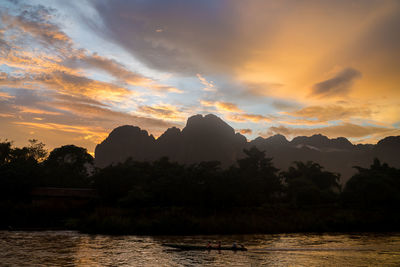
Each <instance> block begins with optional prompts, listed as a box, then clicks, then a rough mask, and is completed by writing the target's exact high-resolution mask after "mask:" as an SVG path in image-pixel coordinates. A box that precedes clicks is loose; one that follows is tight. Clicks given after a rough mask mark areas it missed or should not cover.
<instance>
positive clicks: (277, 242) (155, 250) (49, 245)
mask: <svg viewBox="0 0 400 267" xmlns="http://www.w3.org/2000/svg"><path fill="white" fill-rule="evenodd" d="M208 241H212V242H217V241H221V242H222V244H223V245H231V244H232V243H233V242H235V241H236V242H238V243H243V244H244V245H245V246H246V247H247V248H248V249H249V250H248V251H247V252H241V251H238V252H233V251H221V252H218V251H178V250H174V249H168V248H166V247H164V246H162V244H163V243H182V244H196V245H205V244H206V243H207V242H208ZM0 259H1V265H6V266H8V265H15V266H400V233H392V234H277V235H238V236H165V237H164V236H157V237H146V236H106V235H86V234H81V233H78V232H74V231H43V232H23V231H21V232H18V231H15V232H14V231H13V232H8V231H0Z"/></svg>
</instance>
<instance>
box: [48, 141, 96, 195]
mask: <svg viewBox="0 0 400 267" xmlns="http://www.w3.org/2000/svg"><path fill="white" fill-rule="evenodd" d="M44 168H45V170H46V177H45V181H43V183H44V185H47V186H62V187H80V186H89V185H90V181H89V179H88V178H89V176H90V175H91V174H92V173H93V172H94V166H93V157H92V156H91V155H90V154H89V153H87V150H86V149H85V148H82V147H77V146H74V145H66V146H62V147H59V148H55V149H54V150H53V151H51V152H50V155H49V157H48V158H47V159H46V160H45V161H44Z"/></svg>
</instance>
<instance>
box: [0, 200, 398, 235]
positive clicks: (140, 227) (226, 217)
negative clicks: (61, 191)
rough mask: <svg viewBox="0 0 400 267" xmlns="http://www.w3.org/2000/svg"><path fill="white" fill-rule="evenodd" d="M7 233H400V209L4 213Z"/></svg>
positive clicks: (28, 208) (25, 210)
mask: <svg viewBox="0 0 400 267" xmlns="http://www.w3.org/2000/svg"><path fill="white" fill-rule="evenodd" d="M2 213H3V214H4V215H6V216H5V217H3V218H5V219H2V222H1V224H0V228H1V229H3V230H25V231H38V230H39V231H40V230H77V231H80V232H82V233H89V234H111V235H125V234H134V235H207V234H277V233H306V232H308V233H310V232H313V233H326V232H330V233H334V232H342V233H343V232H400V210H393V209H391V210H383V209H370V210H365V209H347V208H341V207H326V206H325V207H317V208H316V207H309V208H307V207H304V208H292V207H284V206H283V207H276V206H274V207H247V208H244V207H240V208H228V209H214V210H209V209H202V208H195V207H150V208H149V207H148V208H135V209H121V208H113V207H91V208H89V207H88V208H86V209H79V210H76V209H73V210H68V209H64V210H51V209H43V208H41V209H35V208H33V207H31V206H29V205H28V206H25V207H19V208H18V209H13V210H7V209H4V207H3V209H2Z"/></svg>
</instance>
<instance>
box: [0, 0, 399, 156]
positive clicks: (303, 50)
mask: <svg viewBox="0 0 400 267" xmlns="http://www.w3.org/2000/svg"><path fill="white" fill-rule="evenodd" d="M0 10H1V11H0V129H1V131H0V138H2V139H3V140H4V139H8V140H14V141H15V144H16V145H25V144H27V140H28V139H31V138H36V139H39V140H40V141H42V142H44V143H46V144H47V146H48V148H49V149H51V148H54V147H57V146H61V145H64V144H76V145H79V146H83V147H86V148H88V150H89V151H94V147H95V145H96V144H97V143H99V142H100V141H101V140H103V139H104V138H105V137H106V136H107V134H108V133H109V132H110V131H111V130H112V129H113V128H115V127H117V126H119V125H124V124H130V125H137V126H139V127H141V128H143V129H146V130H148V131H149V132H150V133H152V134H153V135H155V136H159V135H160V134H161V133H162V132H163V131H165V130H166V129H167V128H168V127H171V126H177V127H180V128H182V127H184V125H185V121H186V119H187V117H188V116H191V115H194V114H197V113H200V114H207V113H214V114H216V115H218V116H221V117H222V118H223V119H224V120H226V121H227V122H228V123H229V124H230V125H232V127H234V128H235V129H236V130H237V131H240V132H241V133H243V134H245V135H246V136H247V137H248V138H249V139H253V138H255V137H256V136H259V135H261V136H264V137H265V136H269V135H273V134H277V133H281V134H284V135H286V136H287V137H288V138H289V139H290V138H292V137H294V136H297V135H312V134H316V133H322V134H324V135H327V136H329V137H338V136H344V137H347V138H349V139H350V140H351V141H353V142H356V143H359V142H361V143H375V142H377V141H378V140H379V139H381V138H383V137H385V136H389V135H400V100H399V99H400V88H399V86H400V75H399V74H400V73H399V71H400V49H398V47H400V32H399V31H400V30H399V29H400V2H399V1H395V0H393V1H385V0H382V1H375V0H374V1H372V0H363V1H361V0H360V1H285V0H283V1H258V0H250V1H239V0H230V1H228V0H225V1H211V0H210V1H178V0H172V1H162V0H158V1H151V0H149V1H129V2H126V1H120V0H115V1H100V0H99V1H90V2H89V1H88V2H84V1H74V2H65V1H19V2H12V1H10V2H8V1H4V2H2V3H0Z"/></svg>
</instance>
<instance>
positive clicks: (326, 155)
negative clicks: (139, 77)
mask: <svg viewBox="0 0 400 267" xmlns="http://www.w3.org/2000/svg"><path fill="white" fill-rule="evenodd" d="M252 146H256V147H257V148H258V149H260V150H263V151H265V153H266V156H267V157H271V158H273V162H274V164H275V166H276V167H277V168H279V169H282V170H286V169H287V168H288V167H289V166H290V165H291V164H292V163H293V162H294V161H309V160H311V161H314V162H317V163H319V164H320V165H322V166H323V167H325V169H327V170H328V171H332V172H337V173H340V174H341V175H342V182H345V181H346V180H347V179H348V178H350V177H351V175H353V174H354V173H355V169H354V168H353V166H360V167H368V166H369V165H370V164H371V163H372V161H373V159H374V158H375V157H377V158H379V159H381V161H383V162H386V163H388V164H389V165H391V166H394V167H400V159H399V156H398V152H399V151H400V136H391V137H386V138H384V139H382V140H380V141H379V142H378V143H377V144H376V145H371V144H365V145H353V144H352V143H351V142H350V141H349V140H347V139H346V138H344V137H339V138H334V139H330V138H328V137H326V136H323V135H321V134H316V135H313V136H298V137H295V138H294V139H293V140H292V141H288V140H287V139H286V137H285V136H283V135H279V134H278V135H274V136H271V137H268V138H263V137H258V138H256V139H254V140H252V141H250V142H248V141H247V140H246V138H245V137H244V136H243V135H241V134H240V133H235V130H234V129H233V128H232V127H231V126H229V125H228V124H227V123H226V122H224V121H223V120H222V119H220V118H219V117H217V116H215V115H212V114H208V115H205V116H202V115H195V116H192V117H190V118H189V119H188V120H187V123H186V126H185V127H184V128H183V129H182V130H180V129H178V128H176V127H172V128H169V129H167V130H166V131H165V132H164V133H163V134H162V135H161V136H160V137H159V138H158V139H155V138H154V137H153V136H152V135H149V134H148V132H147V131H145V130H142V129H140V128H139V127H135V126H128V125H125V126H121V127H118V128H115V129H114V130H113V131H112V132H111V133H110V134H109V136H108V137H107V138H106V139H105V140H104V141H103V142H101V143H100V144H98V145H97V146H96V149H95V164H96V166H98V167H101V168H102V167H106V166H108V165H111V164H116V163H118V162H124V161H125V160H126V159H128V158H132V159H133V160H137V161H154V160H157V159H159V158H161V157H168V158H169V159H170V160H171V161H177V162H179V163H184V164H193V163H199V162H201V161H220V162H221V164H222V167H228V166H230V165H232V164H235V162H236V160H237V159H240V158H242V157H244V153H243V149H248V148H250V147H252Z"/></svg>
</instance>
